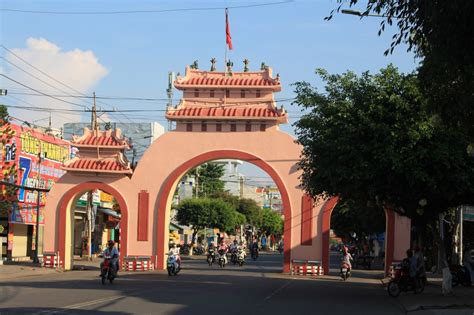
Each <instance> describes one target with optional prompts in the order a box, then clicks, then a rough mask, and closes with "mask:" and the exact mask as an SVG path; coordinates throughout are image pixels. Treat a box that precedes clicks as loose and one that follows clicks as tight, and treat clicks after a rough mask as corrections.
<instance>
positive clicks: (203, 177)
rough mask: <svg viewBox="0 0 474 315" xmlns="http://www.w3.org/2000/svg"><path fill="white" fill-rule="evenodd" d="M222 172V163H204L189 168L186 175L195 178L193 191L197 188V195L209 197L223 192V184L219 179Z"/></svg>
mask: <svg viewBox="0 0 474 315" xmlns="http://www.w3.org/2000/svg"><path fill="white" fill-rule="evenodd" d="M224 173H225V170H224V165H222V164H216V163H205V164H202V165H200V166H199V167H197V168H195V169H193V170H191V171H190V172H189V173H188V175H189V176H193V177H194V178H196V179H197V180H196V188H195V191H194V193H196V190H197V196H198V197H209V196H212V195H213V194H216V193H221V192H224V186H225V184H224V182H223V181H222V180H221V177H222V176H223V175H224Z"/></svg>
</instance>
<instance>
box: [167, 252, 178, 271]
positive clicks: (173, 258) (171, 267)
mask: <svg viewBox="0 0 474 315" xmlns="http://www.w3.org/2000/svg"><path fill="white" fill-rule="evenodd" d="M168 255H169V256H168V260H167V262H166V266H167V268H166V269H168V276H176V275H177V274H178V272H180V271H181V267H180V265H179V263H178V255H176V254H168Z"/></svg>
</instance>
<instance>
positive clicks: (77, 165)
mask: <svg viewBox="0 0 474 315" xmlns="http://www.w3.org/2000/svg"><path fill="white" fill-rule="evenodd" d="M63 168H64V169H66V170H77V171H79V170H81V171H94V172H101V171H103V172H114V173H131V170H130V168H128V167H126V166H124V165H123V164H121V163H119V162H118V161H117V160H96V159H77V160H76V161H74V162H72V163H70V164H66V165H64V166H63Z"/></svg>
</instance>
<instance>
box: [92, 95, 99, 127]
mask: <svg viewBox="0 0 474 315" xmlns="http://www.w3.org/2000/svg"><path fill="white" fill-rule="evenodd" d="M93 96H94V104H93V105H92V111H91V113H92V117H91V128H92V130H93V131H95V130H96V129H98V128H97V107H96V104H95V92H94V93H93Z"/></svg>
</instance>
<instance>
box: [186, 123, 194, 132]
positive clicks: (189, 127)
mask: <svg viewBox="0 0 474 315" xmlns="http://www.w3.org/2000/svg"><path fill="white" fill-rule="evenodd" d="M186 131H193V124H192V123H187V124H186Z"/></svg>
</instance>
